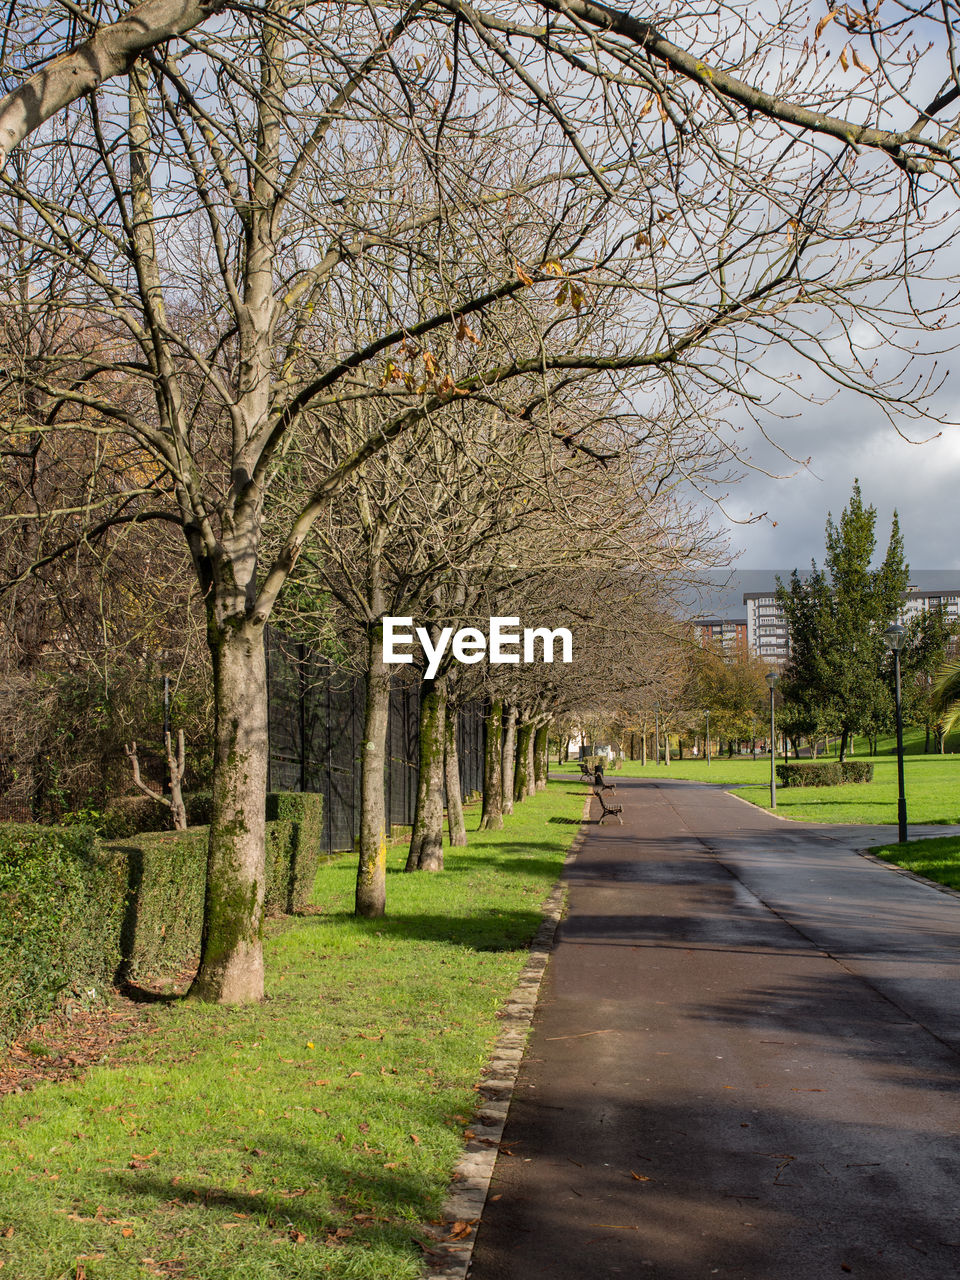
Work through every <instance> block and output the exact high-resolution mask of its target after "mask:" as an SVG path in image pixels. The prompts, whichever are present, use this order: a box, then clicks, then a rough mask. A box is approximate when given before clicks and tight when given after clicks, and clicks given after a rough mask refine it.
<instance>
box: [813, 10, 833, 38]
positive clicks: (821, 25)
mask: <svg viewBox="0 0 960 1280" xmlns="http://www.w3.org/2000/svg"><path fill="white" fill-rule="evenodd" d="M837 12H838V11H837V10H836V9H831V10H830V12H829V13H825V14H824V15H823V17H822V18H821V19H820V21H819V22H818V23H817V29H816V31H815V32H814V33H813V42H814V44H816V42H817V41H818V40H819V39H820V37H821V36H822V35H823V33H824V31H826V29H827V26H828V24H829V23H830V22H832V21H833V19H834V18H835V17H836V16H837Z"/></svg>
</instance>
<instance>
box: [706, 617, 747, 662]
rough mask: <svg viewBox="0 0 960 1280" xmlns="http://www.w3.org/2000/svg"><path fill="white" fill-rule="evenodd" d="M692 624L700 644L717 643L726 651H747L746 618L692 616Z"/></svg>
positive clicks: (744, 652) (743, 652)
mask: <svg viewBox="0 0 960 1280" xmlns="http://www.w3.org/2000/svg"><path fill="white" fill-rule="evenodd" d="M693 626H694V631H695V633H696V636H697V639H698V640H699V641H700V643H701V644H719V645H721V646H722V647H723V648H724V650H726V652H728V653H742V654H744V655H745V654H746V653H747V652H748V648H747V644H748V640H747V620H746V618H694V620H693Z"/></svg>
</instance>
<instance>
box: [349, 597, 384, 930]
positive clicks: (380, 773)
mask: <svg viewBox="0 0 960 1280" xmlns="http://www.w3.org/2000/svg"><path fill="white" fill-rule="evenodd" d="M389 710H390V673H389V670H388V669H387V667H386V666H385V664H384V661H383V623H382V622H377V623H376V624H375V625H373V626H371V627H370V631H369V636H368V640H367V700H366V708H365V711H364V721H363V755H362V757H361V761H360V861H359V864H358V866H357V887H356V895H355V900H354V910H355V912H356V914H357V915H358V916H368V917H376V916H382V915H383V914H384V911H385V910H386V898H387V823H386V813H385V809H384V788H383V778H384V766H385V763H386V744H387V716H388V713H389Z"/></svg>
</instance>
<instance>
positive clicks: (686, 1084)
mask: <svg viewBox="0 0 960 1280" xmlns="http://www.w3.org/2000/svg"><path fill="white" fill-rule="evenodd" d="M571 785H573V784H572V783H571ZM617 799H618V801H622V802H623V804H624V825H623V826H622V827H620V826H618V825H617V824H616V823H614V824H613V825H611V823H610V822H609V820H608V822H607V823H606V824H605V825H604V826H602V827H600V826H591V827H589V828H588V833H587V837H586V840H585V842H584V845H583V849H582V851H581V853H580V855H579V857H578V859H577V861H576V863H575V864H574V866H573V868H572V871H571V873H570V875H569V885H570V903H569V911H568V915H567V918H566V920H565V921H564V923H563V924H562V925H561V930H560V933H559V935H558V944H557V948H556V951H555V953H554V955H553V957H552V959H551V962H550V966H549V968H548V971H547V978H546V981H545V982H544V985H543V988H542V991H541V998H540V1003H539V1005H538V1009H537V1015H536V1018H535V1021H534V1027H533V1031H532V1033H531V1038H530V1043H529V1046H528V1049H527V1053H526V1055H525V1058H524V1062H523V1065H522V1067H521V1071H520V1076H519V1079H518V1083H517V1089H516V1093H515V1095H514V1100H513V1103H512V1105H511V1108H510V1115H509V1118H508V1121H507V1126H506V1131H505V1135H504V1140H503V1149H502V1151H501V1155H500V1157H499V1159H498V1161H497V1167H496V1171H495V1174H494V1179H493V1183H492V1185H491V1188H490V1198H488V1200H487V1205H486V1208H485V1210H484V1215H483V1220H482V1223H481V1226H480V1229H479V1232H478V1237H477V1244H476V1248H475V1251H474V1256H473V1262H472V1265H471V1269H470V1273H469V1274H470V1280H541V1278H543V1280H546V1278H547V1277H549V1278H550V1280H594V1278H598V1280H599V1278H603V1277H615V1276H624V1277H631V1278H633V1277H639V1278H641V1280H642V1277H644V1276H650V1277H652V1278H654V1280H694V1278H695V1277H701V1276H703V1277H711V1276H716V1277H719V1278H720V1280H821V1278H824V1280H825V1278H827V1277H843V1276H844V1275H854V1276H857V1275H859V1276H861V1277H864V1278H865V1280H867V1278H868V1280H912V1278H918V1280H919V1278H922V1280H950V1278H951V1277H954V1276H957V1275H960V1207H958V1206H960V900H958V899H956V898H954V897H952V896H950V895H947V894H943V893H938V892H937V891H936V890H935V889H931V888H928V887H927V886H925V885H922V884H919V883H915V882H913V881H911V880H910V879H908V878H907V877H905V876H901V875H897V874H895V873H894V872H892V871H890V870H889V869H887V868H886V867H883V866H878V865H876V864H875V863H873V862H871V861H869V860H867V859H864V858H861V857H859V856H858V855H857V854H856V852H855V849H856V848H859V847H863V846H864V845H868V844H879V843H882V842H883V841H885V840H889V839H890V835H891V832H890V828H870V829H867V828H862V827H860V828H841V827H812V826H809V825H807V824H799V823H784V822H779V821H778V820H777V819H775V818H773V817H772V816H770V815H767V814H765V813H763V812H762V811H760V810H757V809H755V808H753V807H751V806H747V805H746V804H744V803H743V802H742V801H739V800H737V799H736V798H734V797H732V796H730V795H728V794H726V793H725V792H723V791H720V790H718V789H715V788H712V787H705V786H700V785H697V784H695V783H688V782H682V781H668V780H666V779H659V780H657V781H656V782H650V781H640V780H630V779H618V780H617ZM594 811H595V812H598V807H597V806H594ZM947 830H948V829H946V828H942V827H941V828H936V829H932V830H931V831H930V832H929V833H930V834H934V833H936V834H941V835H942V834H946V833H947ZM917 834H920V831H919V829H918V831H917Z"/></svg>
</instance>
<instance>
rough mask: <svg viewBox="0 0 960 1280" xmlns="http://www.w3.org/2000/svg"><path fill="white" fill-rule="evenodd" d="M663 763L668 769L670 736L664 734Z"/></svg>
mask: <svg viewBox="0 0 960 1280" xmlns="http://www.w3.org/2000/svg"><path fill="white" fill-rule="evenodd" d="M663 763H664V765H665V766H666V767H667V768H669V767H670V735H669V733H665V734H664V735H663Z"/></svg>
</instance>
